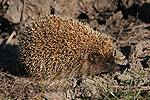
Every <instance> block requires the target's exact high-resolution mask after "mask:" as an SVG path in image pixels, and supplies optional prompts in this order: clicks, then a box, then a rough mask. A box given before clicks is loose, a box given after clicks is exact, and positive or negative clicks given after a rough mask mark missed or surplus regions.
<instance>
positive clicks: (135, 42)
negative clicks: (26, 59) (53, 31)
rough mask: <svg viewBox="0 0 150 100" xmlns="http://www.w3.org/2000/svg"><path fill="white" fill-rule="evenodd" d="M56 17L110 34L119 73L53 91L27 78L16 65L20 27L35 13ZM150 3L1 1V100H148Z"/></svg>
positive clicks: (141, 0) (136, 0) (124, 0)
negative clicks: (79, 22)
mask: <svg viewBox="0 0 150 100" xmlns="http://www.w3.org/2000/svg"><path fill="white" fill-rule="evenodd" d="M46 14H52V15H60V16H67V17H70V18H74V19H77V20H79V21H81V22H83V23H86V24H89V25H90V26H91V27H92V28H93V29H94V30H98V31H101V32H105V33H106V34H108V35H110V36H111V37H112V38H113V40H114V43H115V44H116V47H117V49H118V51H117V52H116V55H115V57H116V59H117V60H116V62H117V64H118V66H119V67H120V70H119V71H118V72H116V73H114V74H113V75H102V76H101V77H94V78H87V77H83V78H82V79H76V82H73V83H72V84H73V86H72V88H69V89H67V90H66V91H61V90H60V91H55V90H54V89H52V87H50V85H49V84H48V83H47V82H44V83H43V82H35V81H34V80H31V78H29V77H26V74H25V72H24V71H21V72H18V69H20V67H19V65H18V61H17V50H18V45H19V44H18V42H17V38H16V37H17V32H18V28H19V25H21V24H22V23H25V22H26V21H27V20H30V19H33V18H35V17H37V16H40V15H46ZM149 67H150V0H0V69H1V72H0V99H2V100H3V99H4V100H5V99H6V100H7V99H10V100H13V99H14V100H16V99H18V100H21V99H33V100H43V99H44V100H54V99H55V100H59V99H60V100H62V99H64V100H66V99H68V100H70V99H77V100H81V99H85V100H95V99H96V100H97V99H100V100H101V99H102V100H103V99H104V100H105V99H106V100H107V99H110V100H111V99H114V100H116V99H121V100H125V99H127V100H133V99H145V100H148V99H150V68H149Z"/></svg>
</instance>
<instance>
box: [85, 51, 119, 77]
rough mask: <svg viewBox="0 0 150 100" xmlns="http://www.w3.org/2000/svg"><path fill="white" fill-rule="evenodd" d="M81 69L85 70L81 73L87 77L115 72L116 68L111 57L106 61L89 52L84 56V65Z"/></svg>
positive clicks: (99, 55)
mask: <svg viewBox="0 0 150 100" xmlns="http://www.w3.org/2000/svg"><path fill="white" fill-rule="evenodd" d="M83 67H84V68H86V69H85V70H84V71H83V73H86V74H87V75H89V74H90V75H92V76H93V75H100V74H102V73H108V72H112V73H113V72H115V71H116V69H117V68H115V67H116V64H115V62H114V59H113V57H112V56H110V58H108V57H107V59H105V58H103V56H102V55H101V54H100V53H98V52H91V53H88V54H86V56H85V63H84V64H83Z"/></svg>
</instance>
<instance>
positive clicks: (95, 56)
mask: <svg viewBox="0 0 150 100" xmlns="http://www.w3.org/2000/svg"><path fill="white" fill-rule="evenodd" d="M88 60H89V61H90V62H91V63H94V64H98V63H99V62H100V54H99V53H90V54H89V55H88Z"/></svg>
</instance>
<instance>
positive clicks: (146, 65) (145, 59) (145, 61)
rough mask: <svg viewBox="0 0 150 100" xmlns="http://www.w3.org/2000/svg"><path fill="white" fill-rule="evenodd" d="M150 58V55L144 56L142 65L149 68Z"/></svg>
mask: <svg viewBox="0 0 150 100" xmlns="http://www.w3.org/2000/svg"><path fill="white" fill-rule="evenodd" d="M148 60H150V56H145V57H143V60H142V61H141V65H142V66H143V68H149V67H150V66H149V65H148V64H147V62H148Z"/></svg>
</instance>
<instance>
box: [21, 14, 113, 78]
mask: <svg viewBox="0 0 150 100" xmlns="http://www.w3.org/2000/svg"><path fill="white" fill-rule="evenodd" d="M19 44H20V60H21V62H22V63H23V64H25V66H26V69H27V71H28V72H29V73H30V74H31V75H33V76H34V75H35V76H38V75H40V76H41V77H42V78H49V79H61V78H69V77H72V76H75V75H96V74H100V73H101V72H107V71H112V69H113V67H114V66H113V65H114V60H113V56H112V52H113V43H112V40H111V39H110V38H109V37H108V36H106V35H105V34H104V33H100V32H97V31H94V30H92V29H91V28H90V27H89V26H88V25H84V24H82V23H80V22H78V21H76V20H73V19H69V18H61V17H60V16H51V15H50V16H42V17H40V18H38V19H36V20H34V21H32V22H31V23H30V24H27V25H25V27H23V28H22V29H21V33H20V37H19Z"/></svg>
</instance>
